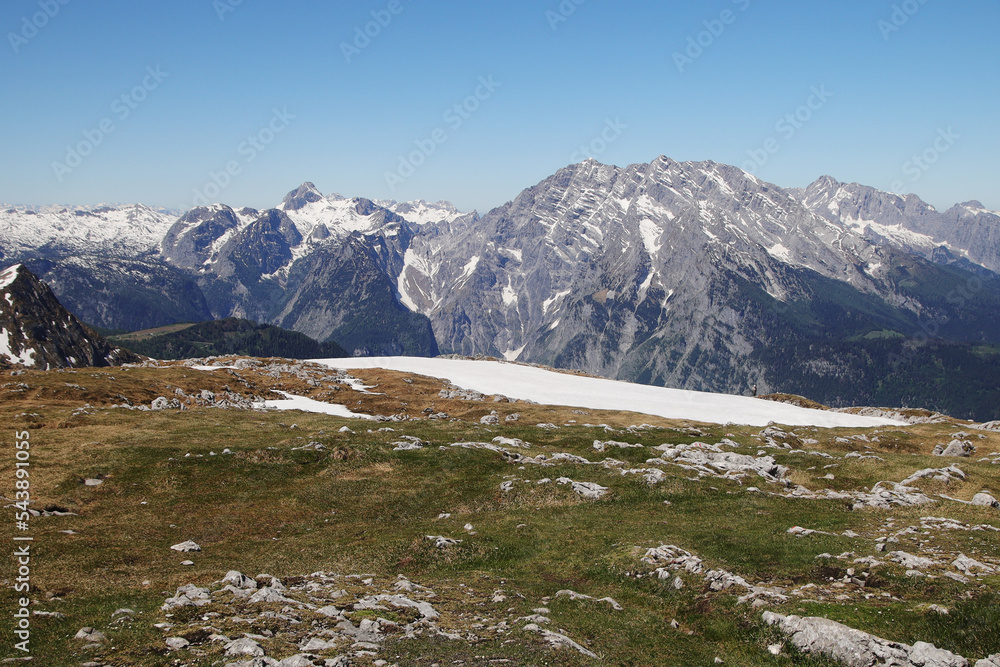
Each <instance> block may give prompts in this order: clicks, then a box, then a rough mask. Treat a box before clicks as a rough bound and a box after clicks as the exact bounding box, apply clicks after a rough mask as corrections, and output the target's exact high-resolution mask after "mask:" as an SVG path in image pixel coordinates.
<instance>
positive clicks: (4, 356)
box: [0, 264, 140, 369]
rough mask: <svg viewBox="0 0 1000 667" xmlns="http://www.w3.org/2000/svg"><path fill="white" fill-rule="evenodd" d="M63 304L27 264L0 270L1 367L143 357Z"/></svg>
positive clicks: (112, 361) (88, 363) (118, 361)
mask: <svg viewBox="0 0 1000 667" xmlns="http://www.w3.org/2000/svg"><path fill="white" fill-rule="evenodd" d="M139 360H140V359H139V357H138V356H136V355H134V354H132V353H131V352H129V351H127V350H124V349H121V348H118V347H115V346H114V345H112V344H110V343H109V342H108V341H107V340H106V339H104V338H103V337H102V336H101V335H100V334H98V333H97V332H96V331H94V330H93V329H91V328H90V327H88V326H86V325H85V324H84V323H83V322H81V321H80V320H79V319H77V318H76V316H75V315H73V314H72V313H70V312H69V311H68V310H66V309H65V308H63V306H62V304H61V303H59V300H58V299H56V297H55V295H54V294H53V293H52V290H51V289H49V286H48V285H46V284H45V283H43V282H42V281H40V280H39V279H38V278H37V276H35V274H33V273H32V272H31V271H29V270H28V269H27V267H25V266H24V265H23V264H17V265H15V266H11V267H8V268H7V269H5V270H4V271H2V272H0V368H2V367H8V366H10V365H15V366H22V367H28V368H39V369H49V368H80V367H86V366H119V365H121V364H126V363H134V362H137V361H139Z"/></svg>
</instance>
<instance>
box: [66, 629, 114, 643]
mask: <svg viewBox="0 0 1000 667" xmlns="http://www.w3.org/2000/svg"><path fill="white" fill-rule="evenodd" d="M73 639H79V640H80V641H84V642H89V643H91V644H103V643H104V642H106V641H108V638H107V637H105V636H104V633H103V632H98V631H97V630H96V629H94V628H80V630H79V632H77V633H76V634H75V635H74V636H73Z"/></svg>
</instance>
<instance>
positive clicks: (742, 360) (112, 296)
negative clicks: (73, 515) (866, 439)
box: [0, 157, 1000, 419]
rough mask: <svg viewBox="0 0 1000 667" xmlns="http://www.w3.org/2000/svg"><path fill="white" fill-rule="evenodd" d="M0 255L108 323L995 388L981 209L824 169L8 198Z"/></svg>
mask: <svg viewBox="0 0 1000 667" xmlns="http://www.w3.org/2000/svg"><path fill="white" fill-rule="evenodd" d="M0 260H2V261H3V263H4V264H10V263H13V262H18V261H20V262H24V263H26V264H27V265H28V266H29V267H30V268H31V269H32V270H33V271H35V272H36V273H38V274H39V275H40V276H41V277H42V278H43V279H44V280H45V281H47V282H48V283H49V284H50V285H51V286H52V289H53V290H54V291H55V293H56V294H57V295H58V297H59V298H60V300H62V301H63V303H65V304H66V305H67V306H68V307H69V309H70V310H72V311H73V312H74V313H76V314H77V315H78V316H79V317H81V319H83V320H84V321H87V322H89V323H91V324H95V325H99V326H102V327H107V328H114V329H129V330H134V329H143V328H150V327H155V326H161V325H165V324H170V323H173V322H182V321H201V320H208V319H215V318H224V317H241V318H246V319H251V320H254V321H259V322H265V323H269V324H274V325H278V326H282V327H285V328H288V329H293V330H295V331H299V332H301V333H304V334H306V335H308V336H310V337H312V338H315V339H317V340H320V341H327V340H335V341H337V342H338V343H340V344H341V345H342V346H343V347H344V348H345V349H346V350H347V352H348V353H349V354H352V355H390V354H395V355H399V354H406V355H418V356H426V355H435V354H438V353H439V352H440V353H458V354H466V355H487V356H495V357H502V358H506V359H509V360H518V361H523V362H537V363H543V364H548V365H552V366H556V367H565V368H574V369H579V370H583V371H587V372H591V373H594V374H599V375H602V376H606V377H612V378H619V379H625V380H633V381H639V382H644V383H649V384H657V385H667V386H673V387H680V388H685V389H702V390H710V391H724V392H732V393H743V392H746V391H748V389H749V387H750V386H752V385H754V384H757V385H759V390H760V391H761V392H768V391H785V392H790V393H802V394H806V395H808V396H809V397H810V398H814V399H816V400H820V401H822V402H824V403H828V404H833V405H838V404H846V403H862V402H864V403H872V402H879V403H881V404H884V405H891V404H899V403H910V404H913V403H917V404H920V405H921V406H922V407H934V408H942V409H952V410H953V411H955V412H963V411H964V412H966V413H968V414H969V415H970V416H971V415H972V414H975V415H976V416H977V417H979V418H983V419H985V418H990V417H992V418H996V417H997V416H1000V415H996V416H993V415H991V414H984V413H983V411H984V410H985V411H986V412H989V411H990V410H995V409H996V408H990V407H989V406H990V405H997V404H1000V401H996V400H994V399H996V398H997V397H998V396H997V394H998V389H997V387H996V382H995V381H993V380H990V379H989V378H988V377H985V375H984V374H986V373H992V372H993V370H994V369H996V368H997V367H998V366H1000V362H998V359H1000V353H998V351H997V350H998V347H997V346H1000V275H998V273H997V272H998V271H1000V214H998V213H997V212H993V211H989V210H987V209H986V208H985V207H984V206H983V205H982V204H980V203H979V202H975V201H970V202H966V203H964V204H959V205H956V206H954V207H952V208H950V209H948V210H947V211H944V212H939V211H937V210H936V209H935V208H934V207H932V206H930V205H929V204H927V203H925V202H923V201H922V200H920V199H919V197H917V196H915V195H907V196H899V195H895V194H891V193H887V192H883V191H879V190H877V189H875V188H871V187H868V186H863V185H859V184H847V183H841V182H839V181H837V180H835V179H833V178H831V177H828V176H825V177H822V178H820V179H818V180H817V181H815V182H814V183H812V184H811V185H809V186H808V187H806V188H782V187H779V186H777V185H774V184H770V183H766V182H763V181H761V180H759V179H757V178H756V177H754V176H752V175H750V174H748V173H746V172H744V171H742V170H741V169H738V168H736V167H732V166H728V165H724V164H718V163H714V162H710V161H708V162H676V161H674V160H671V159H669V158H667V157H660V158H657V159H656V160H654V161H652V162H651V163H649V164H635V165H630V166H627V167H616V166H612V165H604V164H600V163H598V162H596V161H594V160H587V161H584V162H582V163H578V164H574V165H571V166H569V167H566V168H564V169H561V170H560V171H558V172H557V173H556V174H554V175H552V176H551V177H549V178H547V179H545V180H544V181H542V182H540V183H538V184H537V185H534V186H533V187H530V188H528V189H526V190H524V191H523V192H521V193H520V194H519V195H518V196H517V197H516V198H515V199H514V200H513V201H511V202H508V203H506V204H504V205H503V206H500V207H498V208H496V209H494V210H492V211H490V212H488V213H486V214H485V215H482V216H480V215H479V214H478V213H476V212H469V213H463V212H461V211H459V210H457V209H456V208H455V207H454V206H452V205H450V204H448V203H447V202H439V203H427V202H422V201H420V202H406V203H397V202H385V201H373V200H369V199H364V198H357V197H355V198H347V197H342V196H340V195H336V194H334V195H324V194H322V193H321V192H319V190H318V189H317V188H316V187H315V186H314V185H313V184H311V183H304V184H303V185H301V186H300V187H298V188H296V189H295V190H293V191H292V192H290V193H289V194H288V196H286V197H285V199H284V201H282V202H281V203H280V204H279V205H277V206H275V207H274V208H272V209H268V210H264V211H258V210H255V209H250V208H234V207H230V206H227V205H224V204H216V205H213V206H208V207H201V208H195V209H192V210H190V211H187V212H185V213H183V214H182V215H178V214H177V212H171V211H165V210H161V209H154V208H150V207H145V206H141V205H137V206H101V207H94V208H85V207H74V208H62V207H46V208H41V209H27V208H25V207H8V208H5V210H3V211H2V212H0ZM981 376H982V377H981ZM993 377H996V376H995V375H994V376H993ZM954 386H964V387H966V388H968V389H969V391H970V392H971V393H973V394H975V396H976V399H975V400H974V401H973V403H975V406H978V407H974V406H973V405H972V403H969V401H968V400H965V399H967V398H968V397H967V396H966V397H963V399H962V400H961V401H960V405H955V404H953V403H952V402H953V401H954V400H956V399H955V397H954V396H951V394H953V393H954V392H953V391H951V390H946V389H945V388H948V387H954ZM982 406H986V407H982Z"/></svg>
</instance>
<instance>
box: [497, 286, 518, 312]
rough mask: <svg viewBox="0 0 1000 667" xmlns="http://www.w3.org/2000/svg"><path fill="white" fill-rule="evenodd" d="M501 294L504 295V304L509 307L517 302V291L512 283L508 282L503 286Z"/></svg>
mask: <svg viewBox="0 0 1000 667" xmlns="http://www.w3.org/2000/svg"><path fill="white" fill-rule="evenodd" d="M501 296H502V297H503V305H505V306H508V307H509V306H513V305H514V304H515V303H517V292H515V291H514V288H513V287H512V286H511V284H510V283H507V286H506V287H504V288H503V294H502V295H501Z"/></svg>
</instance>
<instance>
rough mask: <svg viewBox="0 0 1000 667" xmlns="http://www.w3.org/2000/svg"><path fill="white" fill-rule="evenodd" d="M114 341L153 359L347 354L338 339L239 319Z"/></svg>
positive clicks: (142, 334)
mask: <svg viewBox="0 0 1000 667" xmlns="http://www.w3.org/2000/svg"><path fill="white" fill-rule="evenodd" d="M110 340H112V341H114V342H115V343H117V344H118V345H121V346H122V347H124V348H126V349H129V350H131V351H133V352H135V353H137V354H142V355H145V356H147V357H151V358H153V359H190V358H192V357H211V356H221V355H231V354H237V355H246V356H252V357H285V358H289V359H310V358H316V357H345V356H347V353H346V352H345V351H344V348H342V347H340V346H339V345H337V343H335V342H332V341H327V342H325V343H320V342H318V341H315V340H313V339H312V338H309V337H308V336H306V335H305V334H301V333H298V332H297V331H289V330H287V329H282V328H280V327H275V326H271V325H268V324H257V323H256V322H251V321H249V320H241V319H238V318H227V319H224V320H218V321H214V322H201V323H198V324H191V325H173V326H169V327H163V328H162V330H152V331H149V332H134V333H130V334H122V335H118V336H111V337H110Z"/></svg>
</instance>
